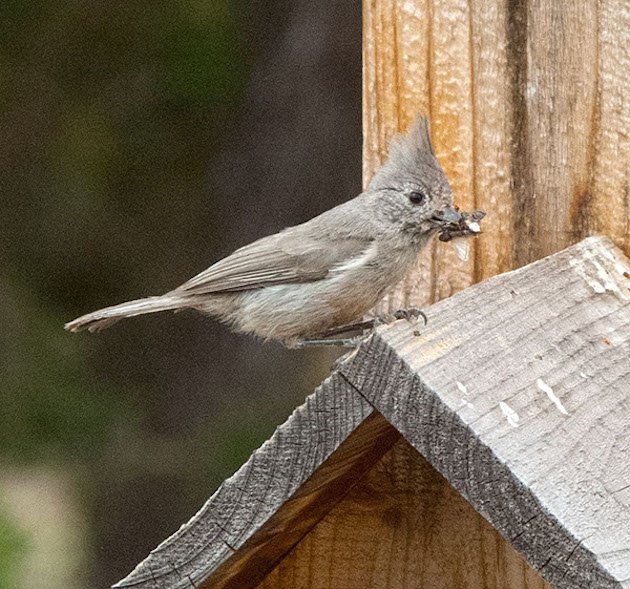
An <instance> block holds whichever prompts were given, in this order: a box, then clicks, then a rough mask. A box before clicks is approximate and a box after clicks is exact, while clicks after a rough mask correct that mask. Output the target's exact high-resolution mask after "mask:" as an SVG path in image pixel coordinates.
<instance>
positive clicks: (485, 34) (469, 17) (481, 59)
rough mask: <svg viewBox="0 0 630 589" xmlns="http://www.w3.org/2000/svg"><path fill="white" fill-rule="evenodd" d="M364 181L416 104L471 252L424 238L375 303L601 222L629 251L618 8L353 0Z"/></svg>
mask: <svg viewBox="0 0 630 589" xmlns="http://www.w3.org/2000/svg"><path fill="white" fill-rule="evenodd" d="M363 5H364V34H363V36H364V86H363V100H364V180H365V181H366V182H367V181H368V180H369V178H370V177H371V175H372V173H373V172H374V170H375V169H376V168H377V166H378V165H379V163H380V162H381V161H382V159H383V157H384V156H385V154H386V152H387V146H388V142H389V140H390V138H391V137H392V135H393V134H394V133H395V132H397V131H401V130H404V129H405V128H406V127H407V126H408V125H409V122H410V121H411V120H412V119H413V117H414V116H415V114H416V113H417V112H422V113H425V114H428V115H429V117H430V120H431V123H432V137H433V141H434V144H435V148H436V152H437V154H438V158H439V159H440V161H441V162H442V164H443V166H444V168H445V170H446V174H447V176H448V177H449V179H450V180H451V183H452V185H453V188H454V190H455V194H456V202H457V204H459V205H460V206H461V207H462V208H465V209H472V208H476V207H480V208H483V209H485V210H486V211H487V212H488V217H487V218H486V219H485V220H484V224H483V225H484V234H483V235H482V236H481V237H480V238H479V239H477V240H476V243H475V250H474V254H473V256H472V258H471V260H470V261H469V262H468V263H466V264H462V263H461V262H459V261H458V260H457V259H456V258H455V256H454V255H453V253H452V251H450V248H449V247H448V246H445V245H443V244H439V243H435V244H434V245H433V248H432V249H431V250H430V251H427V252H425V254H424V255H423V256H422V258H421V260H419V263H418V267H417V269H416V271H415V272H413V273H412V274H411V275H410V276H409V277H407V278H406V279H405V280H404V281H403V283H402V284H401V285H399V287H398V288H397V289H396V291H395V292H393V293H392V294H391V295H390V297H389V298H388V299H387V300H386V301H385V302H384V304H383V305H382V306H381V310H391V309H392V308H395V307H400V306H401V303H402V302H403V301H406V302H407V303H408V304H410V305H413V306H422V305H425V304H427V303H430V302H433V301H436V300H439V299H441V298H444V297H445V296H448V295H450V294H452V293H454V292H457V291H459V290H461V289H463V288H465V287H466V286H468V285H469V284H471V283H472V282H476V281H478V280H479V279H482V278H485V277H489V276H492V275H495V274H497V273H500V272H504V271H507V270H510V269H513V268H515V267H519V266H522V265H524V264H526V263H528V262H531V261H534V260H536V259H538V258H540V257H543V256H545V255H548V254H551V253H554V252H557V251H559V250H561V249H562V248H564V247H567V246H568V245H571V244H572V243H576V242H577V241H579V240H580V239H581V238H583V237H586V236H588V235H591V234H593V233H605V234H607V235H609V236H610V237H611V238H612V239H613V241H614V242H615V243H616V244H617V245H618V246H619V247H622V248H626V253H630V190H629V188H628V186H629V174H628V162H629V161H630V139H629V138H630V111H629V109H628V101H629V88H630V76H628V75H627V72H628V71H630V5H629V4H628V3H627V2H625V1H624V0H586V1H582V0H569V1H566V0H531V1H529V2H524V1H520V0H517V1H512V0H494V1H492V2H481V1H480V0H440V1H439V2H438V1H436V0H405V1H402V0H364V4H363Z"/></svg>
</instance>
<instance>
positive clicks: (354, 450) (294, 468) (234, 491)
mask: <svg viewBox="0 0 630 589" xmlns="http://www.w3.org/2000/svg"><path fill="white" fill-rule="evenodd" d="M372 413H373V410H372V408H371V407H370V405H369V404H368V403H366V402H365V401H364V400H362V398H361V397H360V396H359V395H357V394H356V392H355V391H353V389H352V388H351V387H350V386H348V384H347V383H346V382H345V381H344V380H343V379H342V378H340V377H339V375H333V376H332V377H331V378H329V379H328V380H326V381H325V382H324V383H323V384H322V385H321V386H320V387H319V388H318V389H317V390H316V392H315V393H314V394H313V395H311V396H310V397H309V398H308V399H307V400H306V403H305V404H304V405H302V406H301V407H299V408H298V409H296V411H295V412H294V413H293V415H291V417H290V418H289V419H288V420H287V421H286V423H284V424H283V425H282V426H280V427H279V428H278V429H277V430H276V432H275V434H274V435H273V436H272V437H271V438H270V439H269V440H268V441H267V442H265V444H263V446H261V447H260V448H259V449H258V450H257V451H256V452H254V454H252V456H251V457H250V459H249V460H248V461H247V462H246V463H245V464H244V465H243V467H241V468H240V469H239V470H238V472H236V474H234V475H233V476H232V477H231V478H229V479H227V480H226V481H225V482H224V483H223V484H222V485H221V487H220V488H219V489H218V490H217V492H216V493H215V494H214V495H213V496H212V497H211V498H210V499H209V500H208V502H207V503H206V504H205V505H204V506H203V507H202V509H201V510H200V511H199V512H198V513H197V514H196V515H195V516H194V517H193V518H192V519H191V520H190V521H189V522H188V523H187V524H185V525H183V526H182V527H181V528H180V530H179V531H178V532H176V533H175V534H174V535H173V536H171V537H170V538H169V539H168V540H166V541H165V542H163V543H162V544H160V546H158V547H157V548H156V549H155V550H154V551H153V552H152V553H151V554H150V555H149V557H147V558H146V559H145V560H144V561H143V562H142V563H140V564H139V565H138V567H136V569H135V570H134V571H133V572H132V573H131V574H130V575H129V576H128V577H126V578H125V579H123V580H122V581H120V582H119V583H117V584H116V585H115V586H114V587H118V588H122V587H133V588H134V589H141V588H143V587H146V588H147V589H149V588H150V589H179V588H188V589H189V588H190V587H200V586H203V587H206V588H210V587H212V588H219V587H221V588H228V587H234V588H236V587H238V588H239V589H240V588H247V587H254V586H255V585H256V584H257V583H258V582H259V581H260V580H261V579H262V578H263V577H264V576H265V575H266V574H267V573H268V572H269V571H270V570H272V568H273V566H274V565H275V563H276V562H277V560H278V559H279V558H281V557H282V556H283V555H284V554H285V553H286V552H287V551H289V550H290V549H291V547H292V546H293V545H294V544H295V543H296V542H297V541H299V540H300V539H301V538H302V536H304V534H306V533H307V532H308V531H309V530H310V529H311V528H312V527H313V526H314V525H315V524H316V523H317V521H318V520H319V519H320V518H321V517H323V516H324V515H325V513H327V512H328V511H329V510H330V508H331V507H332V506H333V505H334V504H335V503H336V502H337V501H339V500H340V499H342V498H343V496H344V495H345V493H346V492H347V491H348V490H349V489H350V488H351V487H352V485H353V484H354V483H355V482H356V481H357V480H358V479H359V478H360V476H361V475H362V474H363V473H364V472H365V471H366V470H368V469H369V468H370V467H371V466H372V465H373V464H374V463H375V462H376V461H377V460H378V459H379V458H380V457H381V456H382V455H383V454H384V453H385V452H386V451H387V450H388V449H389V448H390V447H391V445H392V444H393V443H394V442H395V441H396V439H398V438H399V437H400V435H399V434H398V433H397V432H396V430H394V428H393V427H392V426H391V425H389V424H388V423H387V422H386V421H385V420H384V419H383V418H382V417H381V416H380V415H378V414H376V413H373V414H372ZM371 414H372V415H371Z"/></svg>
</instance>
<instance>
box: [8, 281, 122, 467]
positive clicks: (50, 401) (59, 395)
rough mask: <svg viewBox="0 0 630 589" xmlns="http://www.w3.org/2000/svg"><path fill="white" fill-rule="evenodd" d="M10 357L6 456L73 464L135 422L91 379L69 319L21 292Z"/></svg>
mask: <svg viewBox="0 0 630 589" xmlns="http://www.w3.org/2000/svg"><path fill="white" fill-rule="evenodd" d="M5 308H6V307H5ZM11 309H12V310H13V313H11V315H10V317H7V322H5V325H7V324H8V326H9V327H10V329H8V330H6V331H4V332H3V335H2V336H0V344H2V346H1V349H2V350H3V351H4V352H3V358H2V360H3V365H4V370H3V375H2V403H1V404H0V423H1V424H2V427H1V428H0V451H1V452H2V455H3V457H4V458H5V459H9V460H12V461H13V462H17V463H19V462H23V461H26V460H29V461H31V460H34V459H37V460H40V461H46V462H50V461H55V462H58V463H60V462H71V461H73V460H75V461H83V460H86V459H90V458H92V457H94V456H96V455H98V454H100V452H101V451H102V448H103V445H104V444H105V443H106V441H107V440H108V438H110V437H111V430H112V429H113V428H114V427H118V428H119V427H121V424H122V422H123V421H127V422H132V421H133V416H134V411H133V407H132V406H131V405H130V403H129V401H128V399H125V397H123V396H121V394H120V392H117V391H115V390H113V389H112V387H111V386H108V385H107V383H105V382H98V381H95V380H93V379H91V378H89V377H88V378H86V376H87V375H88V374H89V370H88V369H87V366H85V358H84V356H83V355H82V354H81V352H80V342H79V341H78V340H77V339H76V338H69V337H67V335H66V334H65V333H64V332H63V331H62V330H61V329H60V326H61V325H62V323H63V322H62V319H61V317H60V316H59V315H58V314H55V313H53V312H52V310H51V309H46V308H45V307H42V305H41V304H37V303H36V302H34V301H33V300H31V298H30V296H29V294H28V293H27V292H25V291H21V292H14V303H13V305H11Z"/></svg>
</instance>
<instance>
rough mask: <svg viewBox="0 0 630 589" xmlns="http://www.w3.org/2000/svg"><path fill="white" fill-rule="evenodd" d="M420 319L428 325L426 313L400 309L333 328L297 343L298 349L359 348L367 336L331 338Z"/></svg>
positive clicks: (412, 309)
mask: <svg viewBox="0 0 630 589" xmlns="http://www.w3.org/2000/svg"><path fill="white" fill-rule="evenodd" d="M419 317H422V319H423V321H424V324H425V325H426V324H427V316H426V315H425V314H424V311H422V310H421V309H418V308H416V307H410V308H409V309H398V311H394V313H392V314H391V315H390V314H388V315H380V316H378V317H372V318H370V319H364V320H363V321H356V322H354V323H346V324H344V325H338V326H337V327H332V328H331V329H329V330H328V331H325V332H324V333H322V334H321V337H319V338H317V339H306V340H302V341H299V342H297V344H296V345H295V347H296V348H309V347H315V346H343V347H346V348H354V347H356V346H358V345H359V344H360V343H361V341H362V340H363V339H364V337H365V334H361V335H357V336H354V337H346V338H338V337H331V336H335V335H342V334H344V333H351V332H353V331H365V330H367V329H375V328H376V327H378V326H379V325H385V324H389V323H393V322H394V321H397V320H398V319H406V320H407V321H409V322H413V323H415V322H416V321H417V320H418V318H419Z"/></svg>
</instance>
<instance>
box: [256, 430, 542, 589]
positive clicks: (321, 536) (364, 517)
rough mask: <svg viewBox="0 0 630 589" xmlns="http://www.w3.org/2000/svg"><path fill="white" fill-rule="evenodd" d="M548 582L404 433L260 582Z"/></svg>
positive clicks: (294, 585) (456, 585)
mask: <svg viewBox="0 0 630 589" xmlns="http://www.w3.org/2000/svg"><path fill="white" fill-rule="evenodd" d="M332 587H334V588H335V589H355V588H357V587H361V588H362V589H376V588H378V589H380V588H384V587H392V588H394V587H395V588H403V587H404V588H406V589H482V588H483V589H508V588H509V589H551V586H550V585H548V584H546V583H545V582H544V581H543V580H542V578H541V577H540V575H539V574H538V573H537V572H536V571H534V570H533V569H532V568H531V567H530V566H529V565H527V564H526V563H525V561H524V560H523V558H522V557H521V556H520V555H519V554H518V553H517V552H516V551H515V550H514V549H513V548H512V547H511V546H510V545H509V544H508V543H507V542H506V541H505V540H504V539H503V538H501V536H500V535H499V534H498V533H497V532H496V531H495V530H494V529H493V528H492V527H491V526H490V525H489V524H488V523H487V522H486V521H485V520H484V519H483V518H482V517H481V516H480V515H479V514H478V513H477V512H476V511H475V510H474V509H473V508H472V507H471V506H470V505H469V504H468V503H467V502H466V501H465V500H464V499H462V497H461V495H459V494H458V493H457V492H456V491H455V490H454V489H453V488H452V487H451V486H450V485H448V483H446V482H445V481H444V479H443V478H442V476H441V475H440V474H439V473H438V472H437V471H436V470H435V469H434V468H433V467H432V466H431V465H430V464H429V463H428V462H427V461H426V460H425V459H424V458H422V456H421V455H420V454H419V453H418V452H417V451H416V450H415V449H414V448H412V447H411V446H410V445H409V444H408V443H407V442H406V441H405V440H400V441H399V442H397V443H396V445H395V446H394V447H393V448H392V449H391V450H390V451H389V452H388V453H387V454H386V455H385V456H384V457H383V458H382V459H381V460H380V461H379V462H378V463H377V464H376V465H375V466H374V467H373V468H372V469H371V470H370V471H369V473H368V474H367V475H366V476H365V477H363V479H362V480H361V481H360V483H359V484H357V485H356V486H355V487H354V488H353V489H352V491H351V492H350V493H348V495H346V497H345V498H344V499H343V500H342V501H340V502H339V503H338V504H337V505H336V506H335V507H334V508H333V509H332V510H331V511H330V512H329V513H328V515H326V517H325V518H324V519H322V520H321V521H320V522H319V523H318V524H317V526H315V528H313V530H311V532H310V533H309V534H308V535H307V536H305V537H304V539H303V540H302V541H301V542H300V543H299V544H298V545H297V546H296V547H295V548H294V549H293V550H292V551H291V552H290V553H289V554H288V555H287V556H286V557H285V558H284V559H283V560H282V561H281V562H280V564H279V565H278V566H277V567H276V568H275V569H274V570H273V572H272V573H271V574H270V575H269V576H268V577H267V578H266V579H265V580H264V581H263V583H261V584H260V586H259V589H272V588H273V589H329V588H332Z"/></svg>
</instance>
